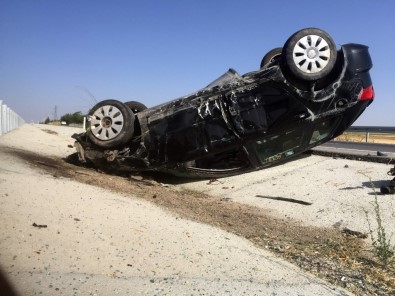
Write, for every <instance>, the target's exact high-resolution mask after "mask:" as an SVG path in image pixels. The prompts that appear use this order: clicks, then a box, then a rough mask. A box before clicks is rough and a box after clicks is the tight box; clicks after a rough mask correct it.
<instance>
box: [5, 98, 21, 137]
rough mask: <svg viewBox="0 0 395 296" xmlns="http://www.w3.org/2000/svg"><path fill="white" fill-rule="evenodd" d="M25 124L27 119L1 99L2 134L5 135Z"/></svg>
mask: <svg viewBox="0 0 395 296" xmlns="http://www.w3.org/2000/svg"><path fill="white" fill-rule="evenodd" d="M23 124H25V121H24V120H23V119H22V117H20V116H19V115H18V114H16V113H15V112H14V111H13V110H11V109H10V107H8V106H7V105H6V104H4V102H3V101H2V100H0V136H1V135H4V134H6V133H8V132H10V131H12V130H14V129H16V128H18V127H20V126H21V125H23Z"/></svg>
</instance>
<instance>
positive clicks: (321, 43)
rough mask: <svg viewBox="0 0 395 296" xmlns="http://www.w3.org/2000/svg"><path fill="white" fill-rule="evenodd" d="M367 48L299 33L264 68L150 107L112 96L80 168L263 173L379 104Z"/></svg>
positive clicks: (95, 122)
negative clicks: (84, 164)
mask: <svg viewBox="0 0 395 296" xmlns="http://www.w3.org/2000/svg"><path fill="white" fill-rule="evenodd" d="M371 67H372V61H371V58H370V55H369V52H368V47H367V46H364V45H360V44H345V45H343V46H341V48H340V49H339V50H337V49H336V45H335V43H334V42H333V40H332V38H331V37H330V36H329V35H328V34H327V33H326V32H324V31H322V30H320V29H316V28H308V29H303V30H300V31H298V32H296V33H295V34H293V35H292V36H291V37H290V38H289V39H288V40H287V41H286V43H285V45H284V46H283V48H275V49H273V50H272V51H270V52H269V53H268V54H266V55H265V56H264V57H263V59H262V62H261V66H260V69H259V70H257V71H253V72H250V73H247V74H244V75H242V76H240V75H239V74H238V73H237V72H236V71H235V70H233V69H230V70H229V71H228V72H226V73H225V74H224V75H222V76H221V77H220V78H218V79H217V80H215V81H214V82H212V83H211V84H209V85H208V86H207V87H205V88H203V89H201V90H199V91H197V92H195V93H193V94H190V95H187V96H185V97H182V98H179V99H176V100H173V101H171V102H168V103H165V104H162V105H159V106H156V107H152V108H148V109H147V108H146V107H145V106H144V105H143V104H142V103H139V102H127V103H121V102H120V101H116V100H105V101H102V102H100V103H98V104H97V105H95V106H94V107H93V108H92V109H91V110H90V112H89V119H90V126H89V127H88V129H87V130H86V132H85V133H82V134H76V135H74V136H73V137H74V138H75V139H76V142H75V147H76V149H77V152H78V156H79V160H80V161H81V162H91V163H93V164H95V165H97V166H99V167H101V168H102V169H105V170H128V171H147V170H150V171H161V172H167V173H171V174H175V175H179V176H186V177H223V176H229V175H234V174H240V173H244V172H247V171H252V170H257V169H261V168H264V167H267V166H270V165H273V164H277V163H278V162H280V161H284V160H286V159H288V158H290V157H293V156H295V155H297V154H299V153H301V152H304V151H306V150H308V149H310V148H312V147H314V146H317V145H320V144H322V143H324V142H326V141H329V140H331V139H333V138H334V137H336V136H338V135H340V134H341V133H342V132H343V131H344V130H346V129H347V128H348V127H349V126H350V125H351V124H352V123H353V122H354V121H355V120H356V119H357V118H358V117H359V116H360V115H361V113H362V112H363V111H364V110H365V108H366V107H367V106H369V104H370V103H371V102H372V101H373V98H374V91H373V87H372V81H371V78H370V74H369V70H370V69H371Z"/></svg>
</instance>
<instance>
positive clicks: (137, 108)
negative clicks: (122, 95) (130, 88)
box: [125, 101, 147, 114]
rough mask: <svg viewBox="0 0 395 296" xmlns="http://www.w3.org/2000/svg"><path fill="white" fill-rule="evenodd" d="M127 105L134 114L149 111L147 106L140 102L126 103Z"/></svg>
mask: <svg viewBox="0 0 395 296" xmlns="http://www.w3.org/2000/svg"><path fill="white" fill-rule="evenodd" d="M125 105H126V106H128V107H129V109H130V110H132V112H133V113H134V114H136V113H139V112H141V111H143V110H145V109H147V106H145V105H144V104H142V103H140V102H136V101H129V102H125Z"/></svg>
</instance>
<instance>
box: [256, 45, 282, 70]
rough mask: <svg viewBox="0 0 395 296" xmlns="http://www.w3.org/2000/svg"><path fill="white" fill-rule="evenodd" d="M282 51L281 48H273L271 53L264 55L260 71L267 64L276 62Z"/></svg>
mask: <svg viewBox="0 0 395 296" xmlns="http://www.w3.org/2000/svg"><path fill="white" fill-rule="evenodd" d="M282 51H283V49H282V47H277V48H273V49H272V50H271V51H269V52H268V53H267V54H265V55H264V56H263V58H262V61H261V66H260V68H261V69H263V68H266V67H267V65H268V64H269V63H271V62H274V61H275V60H277V59H278V58H279V57H280V56H281V53H282Z"/></svg>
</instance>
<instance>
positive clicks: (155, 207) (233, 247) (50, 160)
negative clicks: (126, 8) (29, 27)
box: [0, 125, 348, 295]
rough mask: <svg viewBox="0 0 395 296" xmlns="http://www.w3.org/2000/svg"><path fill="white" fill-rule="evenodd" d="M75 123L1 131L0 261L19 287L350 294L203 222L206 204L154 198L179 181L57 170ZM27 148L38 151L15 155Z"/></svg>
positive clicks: (37, 290) (49, 291) (23, 291)
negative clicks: (189, 210) (177, 206)
mask: <svg viewBox="0 0 395 296" xmlns="http://www.w3.org/2000/svg"><path fill="white" fill-rule="evenodd" d="M75 131H78V130H76V129H75V130H73V129H69V128H67V127H52V126H40V125H34V126H33V125H24V126H23V127H21V128H20V129H18V130H15V131H13V132H11V133H9V134H6V135H3V136H2V137H0V184H1V185H0V225H1V232H0V265H1V268H2V269H3V271H4V273H5V275H6V277H7V278H8V279H9V280H10V281H11V283H12V284H13V285H14V286H15V288H16V290H17V291H18V292H19V294H20V295H39V294H40V295H54V294H55V293H59V294H62V293H63V294H66V295H71V294H74V295H78V294H81V295H88V294H91V295H110V294H120V295H127V294H145V295H155V294H156V295H165V294H170V295H191V294H192V295H214V294H221V295H222V294H229V295H235V294H237V295H346V294H348V292H346V291H345V290H343V289H342V288H339V287H336V286H333V285H330V284H328V283H327V282H325V281H323V280H321V279H318V278H316V277H314V276H313V275H310V274H307V273H304V272H302V271H301V270H300V269H299V268H298V267H296V266H294V265H292V264H290V263H289V262H287V261H285V260H283V259H281V258H279V257H278V256H275V255H274V254H273V253H272V252H269V251H267V250H265V248H262V247H257V244H254V243H253V242H252V241H251V240H250V239H246V238H245V237H243V236H241V235H237V231H235V232H233V233H232V231H227V230H226V228H224V227H222V226H221V225H215V223H212V222H213V221H212V220H211V224H210V223H207V222H205V220H204V217H205V216H204V212H205V208H201V209H200V211H201V213H200V212H199V211H197V212H196V213H195V214H196V217H195V218H193V219H186V218H188V217H191V216H188V215H186V214H185V213H186V210H185V209H184V210H183V211H178V212H177V211H175V210H174V208H171V207H170V206H169V205H170V203H167V204H166V203H165V204H164V205H165V206H164V205H163V204H162V205H161V204H160V203H159V204H156V203H155V202H156V201H160V200H161V197H163V199H162V200H167V199H166V197H167V196H170V197H171V196H172V194H173V193H174V192H175V193H174V194H178V193H179V192H180V189H178V188H177V187H176V186H170V187H171V188H169V187H165V186H163V185H162V184H160V183H157V182H151V183H150V184H151V185H149V183H133V184H131V182H130V180H127V179H125V178H122V177H118V176H109V175H105V174H101V173H100V172H96V171H91V170H85V169H83V168H70V167H67V168H66V169H62V170H60V169H59V168H60V166H61V165H60V163H61V158H64V157H66V156H67V155H69V154H70V153H72V152H73V148H70V147H69V145H72V144H73V142H72V139H70V135H71V134H72V133H73V132H75ZM29 153H30V154H31V155H36V156H37V158H35V159H33V158H31V159H30V161H28V158H27V157H25V158H23V157H22V158H21V155H25V156H26V155H28V154H29ZM30 154H29V155H30ZM38 156H42V157H43V158H40V157H38ZM86 183H88V184H86ZM101 183H105V185H106V186H104V185H103V186H100V184H101ZM89 184H94V185H95V186H93V185H89ZM111 184H118V185H119V186H121V187H118V188H110V187H111ZM126 184H129V185H130V188H126V187H128V186H126ZM122 188H123V189H124V190H121V189H122ZM114 189H117V190H114ZM138 190H140V191H138ZM134 192H140V194H141V195H144V196H145V198H141V196H140V197H136V195H135V194H133V193H134ZM177 192H178V193H177ZM143 193H144V194H143ZM177 196H178V198H183V199H181V201H188V200H191V199H193V200H195V199H196V200H199V198H198V197H199V196H198V195H197V194H196V193H195V195H193V194H192V195H187V194H186V193H185V192H183V193H182V194H181V195H180V194H179V195H177ZM177 196H175V198H174V199H173V198H171V199H169V200H168V201H169V202H170V201H171V200H175V201H177V199H176V197H177ZM148 197H150V198H151V199H152V200H153V201H155V202H151V201H150V200H148ZM232 198H233V197H232ZM207 200H209V199H206V198H205V197H204V198H203V197H202V198H201V200H200V201H201V202H202V205H204V202H206V201H207ZM178 201H180V200H178ZM180 203H181V204H182V202H180ZM185 204H188V203H187V202H186V203H185ZM213 204H214V205H215V203H213ZM166 205H167V206H166ZM221 205H222V204H221ZM226 205H227V204H226ZM230 206H231V208H233V209H234V208H237V207H238V205H237V204H236V203H232V204H231V205H230ZM195 210H199V209H196V208H195ZM220 218H222V219H219V220H215V221H223V220H224V219H223V218H224V217H220ZM199 219H202V220H203V221H199ZM201 222H205V223H201ZM208 222H210V221H208ZM221 223H222V222H221Z"/></svg>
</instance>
